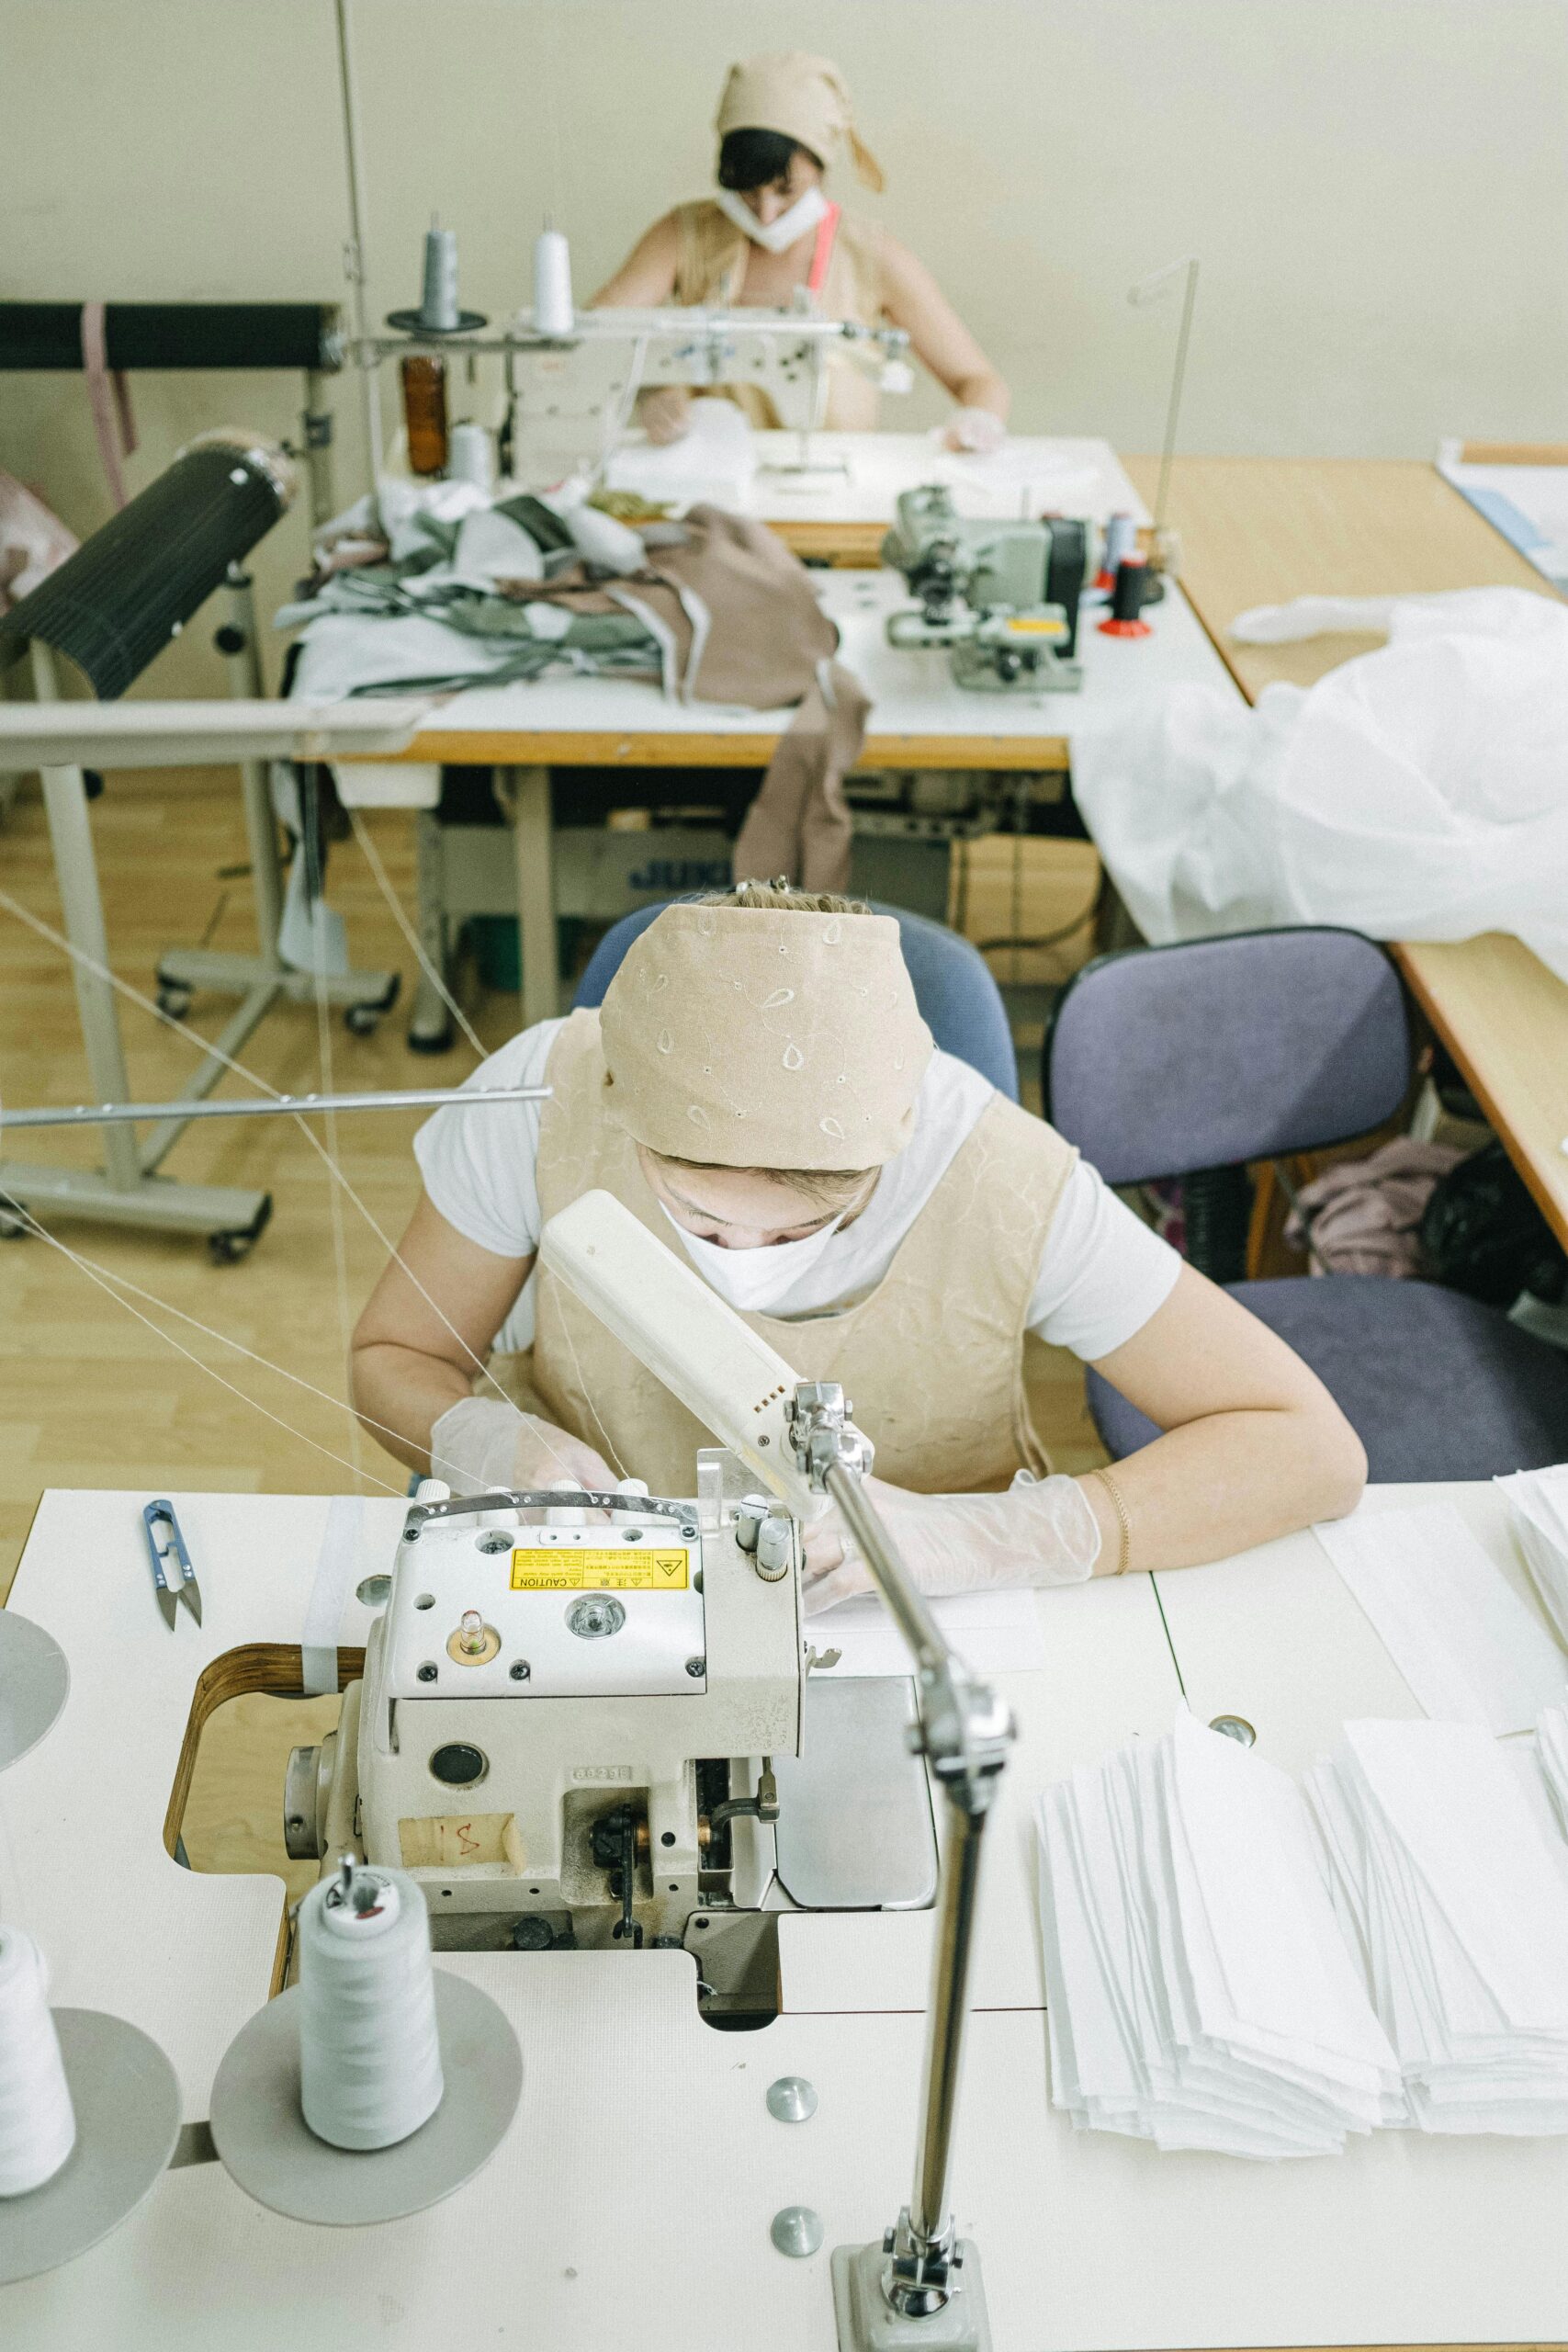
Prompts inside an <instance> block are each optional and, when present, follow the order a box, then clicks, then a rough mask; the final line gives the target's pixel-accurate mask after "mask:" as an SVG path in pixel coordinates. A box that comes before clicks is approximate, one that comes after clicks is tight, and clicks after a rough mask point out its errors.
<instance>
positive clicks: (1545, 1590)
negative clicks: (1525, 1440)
mask: <svg viewBox="0 0 1568 2352" xmlns="http://www.w3.org/2000/svg"><path fill="white" fill-rule="evenodd" d="M1492 1483H1493V1485H1494V1486H1495V1487H1497V1488H1498V1489H1499V1491H1500V1492H1501V1494H1502V1496H1503V1498H1504V1500H1505V1501H1506V1504H1507V1506H1508V1523H1509V1525H1510V1527H1511V1528H1512V1530H1513V1534H1514V1541H1515V1543H1516V1544H1517V1545H1518V1547H1519V1550H1520V1552H1521V1554H1522V1555H1523V1557H1524V1563H1525V1566H1526V1567H1527V1568H1529V1572H1530V1581H1531V1583H1532V1584H1533V1585H1534V1586H1535V1589H1536V1591H1537V1593H1538V1594H1539V1595H1540V1605H1541V1607H1542V1608H1543V1609H1544V1610H1545V1611H1546V1613H1547V1615H1548V1616H1549V1617H1550V1618H1551V1622H1552V1623H1553V1624H1554V1625H1555V1626H1556V1628H1557V1633H1558V1638H1559V1639H1560V1640H1562V1641H1563V1642H1568V1464H1559V1466H1558V1467H1557V1468H1556V1469H1553V1470H1518V1471H1516V1472H1515V1474H1514V1476H1512V1477H1511V1478H1495V1479H1494V1480H1493V1482H1492Z"/></svg>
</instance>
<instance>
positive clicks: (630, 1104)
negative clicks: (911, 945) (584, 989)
mask: <svg viewBox="0 0 1568 2352" xmlns="http://www.w3.org/2000/svg"><path fill="white" fill-rule="evenodd" d="M600 1028H601V1035H602V1037H603V1040H604V1092H603V1096H602V1102H603V1106H604V1113H605V1115H606V1117H608V1118H609V1119H611V1120H612V1121H613V1122H614V1123H615V1125H617V1126H619V1127H623V1128H624V1129H625V1130H626V1133H627V1134H628V1135H630V1136H633V1137H635V1139H636V1140H637V1142H638V1143H641V1144H646V1145H647V1146H648V1148H649V1150H650V1151H657V1152H661V1153H663V1154H664V1155H665V1156H666V1157H667V1158H669V1159H692V1160H699V1161H705V1162H708V1163H710V1164H711V1165H713V1166H716V1167H722V1168H784V1169H795V1168H811V1169H852V1168H878V1167H880V1166H881V1165H882V1164H883V1162H884V1161H885V1160H888V1159H893V1158H894V1156H895V1154H897V1152H900V1151H902V1150H903V1148H904V1146H905V1145H906V1144H907V1143H908V1140H909V1137H910V1136H911V1135H912V1134H913V1133H914V1126H915V1101H916V1097H917V1096H918V1094H919V1090H920V1080H921V1079H922V1078H923V1077H924V1076H925V1073H926V1065H927V1064H928V1063H929V1061H930V1060H931V1053H932V1050H933V1047H932V1043H931V1031H930V1030H929V1029H928V1028H927V1027H926V1024H925V1023H924V1022H923V1021H922V1020H921V1018H920V1015H919V1011H918V1009H917V1007H916V1004H915V991H914V989H913V988H912V987H911V985H910V981H909V975H908V969H907V967H906V966H905V963H904V956H903V952H902V950H901V948H900V946H899V944H898V926H897V922H894V920H893V918H892V917H891V916H890V915H828V914H817V913H809V914H808V913H807V912H805V911H804V910H801V911H796V910H786V909H783V908H781V909H777V910H774V909H770V908H762V907H706V906H674V907H667V908H666V909H665V910H664V912H663V913H662V914H661V915H660V916H659V917H658V918H657V919H656V920H655V921H654V922H650V923H649V927H648V929H647V930H646V931H645V932H643V933H641V935H640V936H639V937H638V938H637V939H635V940H634V941H633V942H632V944H631V945H630V947H628V948H627V950H626V956H625V958H624V960H623V961H622V964H621V967H620V969H619V970H618V971H617V972H616V974H615V978H614V979H613V980H612V981H611V983H610V986H609V989H608V991H607V993H606V995H605V998H604V1011H603V1012H602V1014H601V1016H600Z"/></svg>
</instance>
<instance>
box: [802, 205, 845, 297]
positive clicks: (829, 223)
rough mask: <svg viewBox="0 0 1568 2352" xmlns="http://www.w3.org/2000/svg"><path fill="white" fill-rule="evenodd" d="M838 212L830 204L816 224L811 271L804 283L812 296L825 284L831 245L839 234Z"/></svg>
mask: <svg viewBox="0 0 1568 2352" xmlns="http://www.w3.org/2000/svg"><path fill="white" fill-rule="evenodd" d="M839 210H840V208H839V207H838V205H836V204H830V205H829V207H828V209H827V211H826V212H824V214H823V215H822V218H821V220H819V221H818V224H817V243H816V244H815V245H814V246H813V248H812V253H811V271H810V275H809V276H808V277H807V281H806V283H807V288H809V290H810V291H811V292H812V293H813V294H820V293H821V291H822V288H823V287H824V286H825V285H826V283H827V279H828V270H829V265H830V263H831V262H832V259H833V243H834V240H835V239H836V237H837V236H838V233H839Z"/></svg>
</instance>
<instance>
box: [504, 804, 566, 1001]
mask: <svg viewBox="0 0 1568 2352" xmlns="http://www.w3.org/2000/svg"><path fill="white" fill-rule="evenodd" d="M506 783H507V786H509V787H510V789H509V793H508V797H509V798H510V799H511V802H512V809H513V830H514V836H515V853H516V858H517V914H518V920H519V922H520V923H521V925H522V940H521V950H522V962H523V1026H524V1027H525V1029H530V1028H532V1027H533V1025H534V1023H535V1022H536V1021H549V1020H552V1019H553V1018H554V1016H555V1014H556V1012H557V1011H558V978H557V960H556V959H557V950H556V886H555V865H554V858H553V854H552V845H551V841H550V772H549V770H548V768H509V769H508V770H507V772H506Z"/></svg>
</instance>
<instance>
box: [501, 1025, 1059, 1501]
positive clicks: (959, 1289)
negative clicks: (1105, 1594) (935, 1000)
mask: <svg viewBox="0 0 1568 2352" xmlns="http://www.w3.org/2000/svg"><path fill="white" fill-rule="evenodd" d="M546 1077H547V1082H548V1084H549V1085H550V1086H551V1087H552V1088H553V1090H554V1091H553V1093H552V1095H551V1098H550V1100H549V1102H548V1103H546V1105H545V1108H544V1113H543V1116H542V1118H541V1122H540V1129H539V1157H538V1187H539V1207H540V1210H541V1213H542V1215H543V1216H546V1217H550V1216H554V1214H555V1212H556V1211H557V1210H558V1209H560V1208H564V1207H565V1206H566V1205H567V1204H568V1203H569V1202H570V1201H574V1200H576V1199H577V1198H578V1197H579V1195H580V1194H581V1193H586V1192H590V1191H592V1189H593V1188H594V1187H596V1186H602V1187H603V1188H604V1190H605V1191H606V1192H609V1193H614V1194H615V1197H616V1198H617V1200H620V1201H622V1202H624V1203H625V1204H626V1207H627V1208H629V1209H630V1210H631V1211H632V1212H633V1214H634V1216H637V1217H638V1218H640V1219H641V1221H642V1223H643V1224H644V1225H645V1226H647V1227H648V1229H649V1232H650V1233H651V1234H653V1235H654V1236H655V1238H657V1239H658V1240H659V1241H660V1242H662V1243H663V1245H664V1247H665V1248H666V1249H668V1250H672V1251H674V1253H675V1254H676V1255H677V1256H678V1257H679V1258H680V1259H681V1261H682V1264H684V1263H686V1262H688V1261H687V1260H686V1256H685V1252H684V1251H683V1250H682V1249H681V1246H680V1243H679V1242H678V1240H677V1239H676V1238H675V1234H674V1231H673V1229H672V1228H671V1225H670V1222H669V1220H668V1218H667V1217H666V1216H665V1215H664V1212H663V1210H662V1209H661V1208H660V1205H659V1203H658V1201H657V1200H656V1199H655V1197H654V1195H653V1193H651V1192H650V1191H649V1187H648V1184H647V1183H646V1182H645V1181H644V1178H643V1174H642V1170H641V1168H640V1166H639V1165H638V1161H637V1146H636V1145H635V1144H634V1143H633V1141H632V1139H631V1137H630V1136H628V1135H627V1134H626V1132H625V1130H624V1129H622V1128H620V1127H617V1126H615V1125H612V1124H611V1122H610V1121H609V1120H608V1119H606V1118H605V1117H604V1114H603V1113H602V1111H601V1110H600V1107H599V1104H600V1088H601V1084H602V1081H603V1078H604V1050H603V1047H602V1046H601V1044H600V1038H599V1015H598V1014H597V1012H574V1013H573V1014H572V1016H571V1018H570V1020H569V1021H568V1023H567V1024H566V1026H565V1028H564V1029H563V1030H562V1031H561V1033H560V1035H559V1036H558V1038H557V1040H556V1043H555V1045H554V1046H553V1048H552V1049H551V1053H550V1057H549V1064H548V1068H547V1072H546ZM1076 1158H1077V1154H1076V1152H1075V1151H1074V1150H1073V1149H1072V1148H1071V1146H1070V1145H1068V1144H1066V1143H1064V1141H1063V1140H1062V1138H1061V1136H1059V1135H1057V1134H1056V1132H1055V1129H1054V1128H1052V1127H1048V1126H1046V1125H1044V1124H1043V1121H1041V1120H1039V1119H1035V1118H1032V1117H1031V1116H1030V1115H1029V1114H1028V1113H1027V1112H1025V1111H1021V1110H1020V1109H1019V1107H1018V1105H1017V1104H1016V1103H1010V1102H1008V1101H1007V1099H1006V1098H1005V1096H1002V1095H999V1094H998V1095H997V1096H996V1097H995V1098H994V1099H993V1101H992V1102H991V1103H989V1105H988V1106H987V1109H986V1111H985V1112H984V1113H983V1114H982V1115H981V1117H980V1120H979V1122H978V1124H977V1125H976V1127H975V1130H974V1132H973V1134H971V1135H970V1136H969V1137H968V1139H967V1140H966V1141H965V1142H964V1144H963V1145H962V1146H961V1148H959V1150H958V1152H957V1153H956V1155H955V1156H954V1158H953V1162H952V1164H951V1166H950V1167H949V1168H948V1170H946V1173H945V1174H944V1175H943V1176H942V1181H941V1182H940V1183H939V1184H938V1185H937V1188H936V1190H935V1192H934V1193H932V1194H931V1198H930V1200H929V1201H928V1202H927V1203H926V1204H925V1207H924V1208H923V1209H922V1210H921V1211H920V1213H919V1216H918V1217H917V1218H916V1220H915V1222H914V1224H913V1226H912V1227H910V1229H909V1231H908V1233H907V1234H906V1235H905V1237H904V1239H903V1240H902V1242H901V1243H900V1244H899V1246H898V1248H897V1250H896V1251H895V1253H894V1258H893V1262H892V1264H891V1265H890V1266H889V1267H888V1270H887V1272H886V1273H885V1274H884V1276H883V1277H882V1280H881V1281H880V1282H879V1283H877V1284H876V1285H875V1287H874V1289H873V1290H871V1291H869V1292H867V1294H866V1295H865V1296H864V1297H863V1298H862V1299H861V1300H859V1301H858V1302H857V1303H856V1304H855V1305H853V1306H846V1307H843V1308H840V1309H838V1310H837V1311H835V1312H833V1313H830V1314H827V1315H820V1316H812V1317H806V1318H804V1319H803V1320H800V1321H786V1320H784V1319H782V1318H780V1317H776V1316H769V1315H747V1316H745V1317H743V1318H742V1319H743V1320H744V1321H745V1322H747V1323H749V1324H750V1327H751V1329H753V1330H754V1331H756V1332H758V1333H760V1334H761V1337H762V1338H763V1339H764V1340H767V1341H768V1342H769V1344H770V1345H771V1346H773V1347H774V1348H776V1349H777V1350H778V1351H779V1353H780V1355H782V1356H783V1357H784V1360H785V1362H786V1363H789V1364H791V1365H793V1366H794V1368H795V1371H796V1372H797V1373H798V1374H800V1375H801V1377H802V1378H803V1379H807V1380H838V1381H841V1382H842V1383H843V1385H844V1389H845V1392H846V1394H847V1395H848V1397H850V1398H851V1400H852V1403H853V1405H854V1408H855V1419H856V1420H857V1421H858V1422H859V1424H860V1426H861V1427H862V1428H863V1430H865V1432H866V1434H867V1436H868V1437H870V1438H871V1439H872V1441H873V1442H874V1445H875V1447H876V1464H875V1467H876V1472H877V1475H878V1476H879V1477H883V1478H886V1479H888V1480H890V1481H891V1482H892V1483H893V1484H894V1485H895V1486H900V1487H913V1488H915V1489H916V1490H917V1491H919V1492H921V1493H925V1494H961V1493H976V1492H984V1491H994V1490H996V1489H998V1488H1000V1487H1006V1486H1007V1485H1008V1483H1009V1481H1010V1479H1011V1477H1012V1475H1013V1473H1014V1471H1015V1470H1018V1469H1020V1468H1028V1469H1031V1470H1034V1471H1037V1472H1043V1471H1044V1470H1046V1469H1047V1468H1048V1467H1049V1464H1048V1463H1047V1461H1046V1458H1045V1454H1044V1452H1043V1448H1042V1446H1041V1443H1040V1441H1039V1439H1038V1437H1037V1436H1036V1435H1035V1432H1034V1430H1033V1428H1032V1425H1031V1422H1030V1419H1029V1409H1028V1405H1027V1402H1026V1399H1025V1396H1024V1388H1023V1334H1024V1328H1025V1317H1026V1316H1027V1313H1028V1309H1029V1302H1030V1298H1031V1296H1032V1292H1033V1289H1034V1284H1035V1281H1036V1278H1037V1276H1038V1273H1039V1269H1040V1258H1041V1252H1042V1250H1043V1247H1044V1242H1045V1236H1046V1233H1047V1231H1048V1229H1049V1227H1050V1224H1051V1219H1052V1217H1053V1216H1054V1215H1055V1208H1056V1203H1057V1201H1058V1200H1059V1199H1060V1197H1061V1192H1062V1187H1063V1185H1064V1183H1065V1182H1066V1178H1067V1176H1068V1173H1069V1171H1070V1170H1071V1169H1072V1166H1073V1162H1074V1160H1075V1159H1076ZM536 1291H537V1300H536V1339H535V1343H534V1348H533V1351H532V1355H531V1357H530V1356H497V1357H495V1358H494V1359H493V1360H492V1363H491V1370H492V1371H493V1372H494V1374H495V1375H496V1377H497V1378H498V1379H499V1380H500V1381H501V1383H502V1386H504V1387H505V1388H506V1389H507V1390H508V1391H509V1393H510V1394H512V1395H513V1396H514V1397H517V1399H518V1401H519V1402H520V1403H522V1404H524V1405H525V1406H526V1407H527V1408H528V1409H530V1410H532V1411H542V1412H544V1413H545V1414H546V1415H547V1418H548V1419H551V1420H553V1421H555V1422H556V1423H557V1424H558V1427H560V1428H562V1429H568V1430H571V1431H572V1432H573V1433H574V1435H576V1436H578V1437H580V1438H581V1439H582V1440H583V1441H584V1442H585V1443H587V1444H589V1445H592V1446H593V1447H595V1448H596V1449H597V1450H598V1451H599V1452H600V1453H603V1454H604V1456H605V1458H606V1459H607V1460H609V1461H611V1462H613V1463H615V1464H617V1466H618V1467H619V1468H620V1469H621V1470H622V1471H623V1473H624V1474H625V1475H626V1476H631V1477H639V1478H646V1479H647V1481H648V1483H649V1487H651V1488H652V1490H653V1492H654V1493H655V1494H667V1495H670V1494H672V1495H688V1494H690V1493H692V1492H693V1490H694V1484H695V1478H696V1453H697V1449H698V1448H699V1447H700V1446H707V1445H713V1444H714V1443H715V1442H716V1440H715V1438H714V1437H713V1435H712V1433H711V1432H710V1431H709V1430H705V1429H704V1428H703V1426H702V1424H701V1422H699V1421H698V1420H697V1419H695V1417H694V1415H693V1414H691V1413H689V1412H688V1411H687V1410H686V1408H685V1407H684V1406H683V1405H681V1404H679V1403H678V1402H677V1401H676V1399H675V1398H674V1397H671V1394H670V1392H669V1391H668V1389H666V1388H665V1387H664V1386H663V1385H661V1384H660V1382H659V1381H658V1380H656V1379H655V1378H654V1376H653V1374H651V1373H649V1372H645V1371H644V1370H643V1368H642V1367H641V1365H640V1364H638V1363H637V1361H636V1359H635V1358H634V1357H633V1356H632V1355H631V1354H630V1353H629V1352H628V1351H627V1350H626V1348H624V1347H623V1346H622V1345H621V1343H620V1342H619V1340H614V1339H612V1338H611V1336H610V1334H609V1333H608V1332H607V1331H606V1330H605V1329H604V1325H603V1324H602V1323H601V1322H600V1321H599V1320H598V1318H597V1317H595V1316H593V1315H592V1314H591V1313H590V1312H589V1310H588V1308H587V1307H585V1306H581V1305H580V1304H579V1302H578V1301H577V1300H576V1299H575V1298H573V1297H572V1296H571V1295H570V1292H569V1291H567V1290H565V1289H564V1288H563V1287H562V1285H561V1284H560V1283H558V1281H557V1280H556V1279H555V1277H554V1276H553V1275H551V1274H548V1273H547V1272H545V1270H544V1269H543V1268H542V1267H541V1268H540V1269H539V1271H538V1273H537V1275H536Z"/></svg>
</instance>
